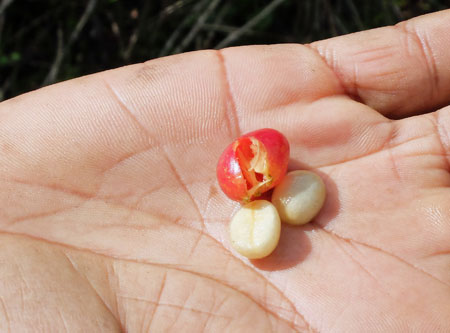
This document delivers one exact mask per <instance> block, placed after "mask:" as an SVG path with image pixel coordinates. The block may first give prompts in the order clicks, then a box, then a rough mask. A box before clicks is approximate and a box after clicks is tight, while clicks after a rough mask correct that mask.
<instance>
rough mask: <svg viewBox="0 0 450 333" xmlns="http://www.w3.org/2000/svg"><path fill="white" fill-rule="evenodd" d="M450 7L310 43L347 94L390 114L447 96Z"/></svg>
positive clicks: (421, 107) (438, 102)
mask: <svg viewBox="0 0 450 333" xmlns="http://www.w3.org/2000/svg"><path fill="white" fill-rule="evenodd" d="M449 31H450V10H446V11H442V12H438V13H434V14H430V15H426V16H422V17H418V18H415V19H412V20H409V21H406V22H402V23H400V24H398V25H396V26H393V27H385V28H381V29H375V30H369V31H364V32H360V33H356V34H351V35H347V36H342V37H337V38H333V39H329V40H324V41H320V42H317V43H313V44H312V47H313V48H314V49H317V51H318V52H319V53H320V54H321V56H322V57H323V58H324V59H325V60H326V62H327V63H328V64H329V65H330V67H332V68H333V70H334V72H335V73H336V75H337V77H338V78H339V80H340V82H341V83H342V86H343V87H344V88H345V90H346V91H347V93H348V94H350V95H352V96H354V97H356V98H357V99H359V100H361V101H363V102H364V103H366V104H367V105H369V106H371V107H373V108H375V109H376V110H378V111H379V112H381V113H382V114H384V115H389V116H392V117H395V118H399V117H404V116H407V115H411V114H417V113H422V112H425V111H427V110H430V109H435V108H437V107H439V106H443V105H446V104H448V103H449V102H450V92H449V90H448V87H449V86H450V49H449V45H450V34H449Z"/></svg>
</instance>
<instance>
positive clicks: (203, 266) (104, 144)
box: [0, 11, 450, 332]
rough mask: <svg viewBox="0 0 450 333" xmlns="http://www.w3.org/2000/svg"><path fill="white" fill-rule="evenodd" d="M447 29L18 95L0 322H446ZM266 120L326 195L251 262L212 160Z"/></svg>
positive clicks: (137, 71)
mask: <svg viewBox="0 0 450 333" xmlns="http://www.w3.org/2000/svg"><path fill="white" fill-rule="evenodd" d="M449 22H450V11H444V12H440V13H436V14H433V15H429V16H425V17H420V18H417V19H414V20H412V21H409V22H406V23H403V24H401V25H399V26H397V27H387V28H382V29H377V30H372V31H367V32H362V33H358V34H354V35H349V36H344V37H339V38H336V39H331V40H327V41H322V42H318V43H315V44H312V45H310V46H300V45H277V46H251V47H241V48H231V49H226V50H222V51H220V52H215V51H202V52H195V53H188V54H183V55H179V56H174V57H168V58H162V59H158V60H154V61H150V62H148V63H145V64H138V65H133V66H128V67H124V68H120V69H116V70H113V71H108V72H104V73H99V74H95V75H92V76H88V77H83V78H79V79H76V80H72V81H68V82H64V83H60V84H57V85H54V86H51V87H48V88H44V89H41V90H39V91H36V92H32V93H29V94H26V95H23V96H20V97H17V98H15V99H12V100H9V101H6V102H4V103H2V104H1V105H0V152H1V154H0V179H1V180H0V182H1V185H0V205H1V206H0V207H1V208H0V230H1V233H0V237H1V241H0V244H1V245H0V246H1V251H0V256H1V259H0V261H1V266H0V319H1V320H0V330H1V331H7V330H10V331H11V332H17V331H34V332H36V331H42V332H44V331H45V332H48V331H61V330H63V329H66V330H67V331H84V332H99V331H104V332H112V331H120V330H125V331H128V332H141V331H142V332H144V331H145V332H147V331H151V332H165V331H173V332H180V331H182V332H199V331H208V332H222V331H230V332H266V331H273V332H290V331H308V330H310V331H324V332H331V331H336V332H362V331H364V332H369V331H407V330H415V331H429V332H431V331H433V332H436V331H444V330H446V329H448V318H449V315H450V275H449V272H448V267H449V265H450V256H449V255H448V253H449V251H450V245H449V244H450V243H449V241H448V240H449V239H450V188H449V186H450V174H449V171H450V158H449V154H450V153H449V152H450V108H449V107H448V106H447V107H444V108H442V109H441V110H439V111H435V112H431V113H425V112H428V111H430V110H434V109H436V108H438V107H441V106H445V105H448V104H449V102H450V92H449V89H448V87H449V86H450V49H449V47H448V46H449V45H450V35H449V34H448V31H449V30H450V24H449ZM413 114H417V116H414V117H411V115H413ZM388 117H390V118H397V119H398V120H390V119H389V118H388ZM263 127H272V128H275V129H278V130H280V131H281V132H282V133H284V134H285V135H286V137H287V138H288V139H289V141H290V144H291V157H292V161H291V168H292V169H297V168H308V169H312V170H314V171H316V172H318V173H319V174H320V175H321V176H322V177H323V179H324V181H325V183H326V186H327V191H328V198H327V201H326V203H325V206H324V208H323V210H322V212H321V213H320V214H319V216H318V217H317V218H316V219H315V221H314V222H313V223H311V224H309V225H306V226H303V227H290V226H287V225H283V226H282V235H281V239H280V244H279V246H278V248H277V250H276V251H275V252H274V253H273V254H272V255H271V256H269V257H268V258H266V259H263V260H259V261H248V260H246V259H245V258H242V257H240V256H239V255H237V254H236V253H235V252H233V251H232V250H231V248H230V245H229V242H228V236H227V225H228V221H229V220H230V218H231V216H232V214H233V212H234V211H235V210H236V208H237V207H238V205H237V204H236V203H234V202H231V201H230V200H228V199H227V198H226V197H225V195H224V194H222V193H221V191H220V190H219V188H218V185H217V183H216V180H215V166H216V162H217V159H218V157H219V155H220V153H221V152H222V150H223V149H224V148H225V146H226V145H227V144H228V143H229V142H231V140H233V138H235V137H236V136H238V135H239V133H243V132H248V131H251V130H254V129H258V128H263Z"/></svg>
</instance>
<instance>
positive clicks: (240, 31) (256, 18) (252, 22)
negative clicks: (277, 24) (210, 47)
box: [215, 0, 285, 49]
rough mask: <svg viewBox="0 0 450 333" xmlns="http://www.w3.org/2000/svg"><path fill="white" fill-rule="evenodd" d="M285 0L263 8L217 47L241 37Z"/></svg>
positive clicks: (274, 1)
mask: <svg viewBox="0 0 450 333" xmlns="http://www.w3.org/2000/svg"><path fill="white" fill-rule="evenodd" d="M284 1H285V0H273V1H272V2H271V3H270V4H268V5H267V6H266V7H264V8H263V10H261V11H260V12H259V13H258V14H257V15H256V16H254V17H253V18H252V19H251V20H250V21H248V22H247V23H246V24H244V25H243V26H242V27H240V28H239V29H237V30H236V31H234V32H232V33H230V34H229V35H228V36H227V37H225V38H224V39H223V40H222V41H221V42H220V43H219V44H217V45H216V47H215V49H221V48H224V47H226V46H229V45H230V44H232V43H233V42H234V41H235V40H236V39H238V38H240V37H241V36H242V35H243V34H245V33H246V31H247V30H249V29H251V28H253V27H254V26H255V25H257V24H258V23H259V22H261V21H262V20H263V19H264V18H265V17H266V16H268V15H269V14H270V13H272V12H273V11H274V10H275V9H276V8H277V7H278V6H279V5H281V4H282V3H283V2H284Z"/></svg>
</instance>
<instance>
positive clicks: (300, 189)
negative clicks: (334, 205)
mask: <svg viewBox="0 0 450 333" xmlns="http://www.w3.org/2000/svg"><path fill="white" fill-rule="evenodd" d="M325 198H326V189H325V184H324V183H323V181H322V178H320V177H319V176H318V175H317V174H315V173H314V172H311V171H306V170H297V171H291V172H289V173H288V174H286V176H285V177H284V178H283V180H282V181H281V183H280V184H279V185H278V186H277V187H276V188H275V190H274V191H273V193H272V203H273V204H274V205H275V207H276V209H277V211H278V213H279V214H280V218H281V221H283V222H285V223H288V224H292V225H302V224H306V223H308V222H310V221H311V220H312V219H313V218H314V217H315V216H316V215H317V214H318V213H319V211H320V209H321V208H322V206H323V204H324V202H325Z"/></svg>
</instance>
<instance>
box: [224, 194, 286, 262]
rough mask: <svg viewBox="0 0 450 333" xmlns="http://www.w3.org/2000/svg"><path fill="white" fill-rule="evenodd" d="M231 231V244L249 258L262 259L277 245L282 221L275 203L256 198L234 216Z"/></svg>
mask: <svg viewBox="0 0 450 333" xmlns="http://www.w3.org/2000/svg"><path fill="white" fill-rule="evenodd" d="M229 231H230V239H231V245H232V246H233V248H234V249H235V250H236V251H237V252H239V253H240V254H242V255H243V256H245V257H247V258H249V259H261V258H264V257H267V256H268V255H269V254H271V253H272V252H273V250H275V248H276V247H277V245H278V241H279V240H280V231H281V221H280V217H279V215H278V212H277V209H276V208H275V206H274V205H272V204H271V203H270V202H269V201H267V200H255V201H252V202H250V203H248V204H246V205H244V206H242V207H241V208H240V209H239V211H238V212H237V213H236V214H235V215H234V216H233V219H232V220H231V223H230V229H229Z"/></svg>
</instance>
